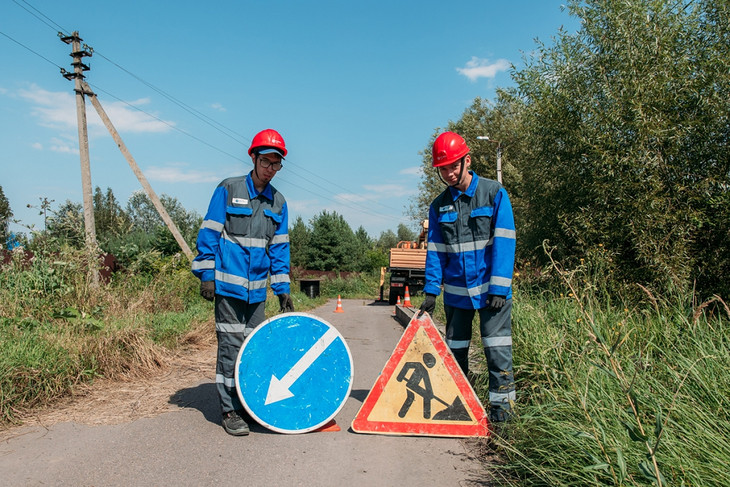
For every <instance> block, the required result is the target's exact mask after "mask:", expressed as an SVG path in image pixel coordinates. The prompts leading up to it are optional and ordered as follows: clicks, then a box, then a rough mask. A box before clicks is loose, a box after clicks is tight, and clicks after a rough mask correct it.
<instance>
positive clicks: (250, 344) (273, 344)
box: [236, 313, 353, 433]
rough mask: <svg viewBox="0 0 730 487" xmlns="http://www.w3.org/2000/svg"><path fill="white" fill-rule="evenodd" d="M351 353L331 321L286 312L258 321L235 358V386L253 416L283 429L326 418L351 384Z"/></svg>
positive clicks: (309, 427)
mask: <svg viewBox="0 0 730 487" xmlns="http://www.w3.org/2000/svg"><path fill="white" fill-rule="evenodd" d="M352 374H353V371H352V355H351V354H350V349H349V348H348V347H347V343H345V339H344V338H343V337H342V335H340V333H339V332H338V331H337V330H336V329H335V328H334V327H333V326H332V325H330V324H329V323H327V322H326V321H324V320H323V319H321V318H318V317H316V316H313V315H310V314H306V313H285V314H281V315H278V316H275V317H273V318H271V319H269V320H266V321H265V322H263V323H262V324H261V325H259V326H258V327H257V328H256V329H255V330H254V331H253V332H252V333H251V334H250V335H249V336H248V337H247V338H246V341H245V342H244V343H243V346H242V347H241V350H240V352H239V353H238V359H237V360H236V390H237V391H238V397H239V399H241V403H242V404H243V406H244V407H245V408H246V410H247V411H248V412H249V413H250V414H251V416H252V417H253V418H254V419H255V420H256V421H258V422H259V423H260V424H262V425H264V426H265V427H267V428H269V429H271V430H273V431H277V432H279V433H306V432H308V431H313V430H315V429H317V428H320V427H322V426H324V425H325V424H327V423H328V422H329V421H330V420H331V419H332V418H334V417H335V415H336V414H337V413H338V412H339V411H340V409H341V408H342V406H343V405H344V404H345V401H346V400H347V397H348V396H349V395H350V390H351V389H352Z"/></svg>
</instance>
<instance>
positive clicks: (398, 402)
mask: <svg viewBox="0 0 730 487" xmlns="http://www.w3.org/2000/svg"><path fill="white" fill-rule="evenodd" d="M395 370H396V374H394V375H393V376H391V378H390V380H389V381H388V383H387V384H386V385H385V388H384V389H383V393H382V395H381V396H380V400H379V401H378V402H377V404H376V405H375V406H374V407H373V410H372V411H371V412H370V414H369V415H368V420H369V421H401V422H408V423H423V422H424V421H428V420H430V421H431V422H433V421H447V422H452V421H460V422H463V421H468V422H474V421H475V420H476V419H475V418H474V416H473V415H472V414H471V413H470V412H469V411H468V410H467V409H466V408H464V407H463V404H464V402H465V401H464V396H463V395H462V394H461V391H459V388H458V387H456V383H455V382H454V379H453V378H452V377H451V374H450V373H449V371H448V370H447V369H446V366H445V365H444V361H443V360H442V359H441V358H440V357H439V355H438V352H437V351H436V347H434V345H433V343H431V340H429V338H428V336H427V335H426V332H425V331H424V330H423V328H421V329H420V330H418V331H417V332H416V334H415V335H414V337H413V341H412V342H411V345H410V346H409V347H408V348H407V349H406V351H405V353H404V354H403V357H402V358H401V360H400V361H399V362H398V365H396V367H395ZM454 405H456V407H455V408H454ZM459 405H462V406H461V408H459ZM454 409H456V410H457V411H454Z"/></svg>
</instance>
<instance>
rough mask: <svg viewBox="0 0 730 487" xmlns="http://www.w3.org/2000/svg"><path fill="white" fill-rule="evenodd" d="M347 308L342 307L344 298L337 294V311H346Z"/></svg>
mask: <svg viewBox="0 0 730 487" xmlns="http://www.w3.org/2000/svg"><path fill="white" fill-rule="evenodd" d="M344 312H345V310H343V309H342V298H340V295H339V294H338V295H337V308H335V313H344Z"/></svg>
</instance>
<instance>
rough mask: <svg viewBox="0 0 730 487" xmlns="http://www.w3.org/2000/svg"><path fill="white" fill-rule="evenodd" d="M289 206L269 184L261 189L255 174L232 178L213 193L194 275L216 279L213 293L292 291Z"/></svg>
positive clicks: (250, 297)
mask: <svg viewBox="0 0 730 487" xmlns="http://www.w3.org/2000/svg"><path fill="white" fill-rule="evenodd" d="M288 220H289V216H288V210H287V206H286V200H285V199H284V196H283V195H282V194H281V193H279V192H278V191H277V190H276V189H275V188H274V187H273V186H272V185H271V184H268V185H266V188H264V190H263V191H262V192H261V193H259V192H257V191H256V189H255V188H254V185H253V180H252V179H251V174H250V173H249V174H248V175H247V176H240V177H234V178H228V179H226V180H224V181H222V182H221V183H220V184H219V185H218V187H217V188H216V189H215V191H214V192H213V197H212V198H211V200H210V205H209V206H208V212H207V213H206V215H205V219H204V220H203V224H202V225H201V226H200V231H199V232H198V240H197V248H198V255H197V257H195V260H194V261H193V264H192V270H193V274H195V276H196V277H198V278H199V279H200V280H201V281H212V280H215V292H216V294H220V295H223V296H230V297H233V298H238V299H242V300H244V301H247V302H249V303H260V302H262V301H265V300H266V285H267V279H268V278H269V276H270V277H271V289H272V290H273V291H274V294H277V295H278V294H282V293H289V292H290V289H289V287H290V286H289V233H288V225H289V223H288Z"/></svg>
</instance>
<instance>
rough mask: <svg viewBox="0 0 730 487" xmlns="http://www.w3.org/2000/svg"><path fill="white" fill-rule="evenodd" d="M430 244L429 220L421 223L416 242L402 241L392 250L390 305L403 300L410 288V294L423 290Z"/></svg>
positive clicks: (389, 269) (389, 268)
mask: <svg viewBox="0 0 730 487" xmlns="http://www.w3.org/2000/svg"><path fill="white" fill-rule="evenodd" d="M427 244H428V220H423V221H422V222H421V233H420V234H419V235H418V238H417V239H416V241H414V242H411V241H407V240H404V241H400V242H398V244H397V245H396V246H395V247H394V248H392V249H390V261H389V265H388V272H390V290H389V293H388V303H389V304H395V303H396V302H397V301H398V298H399V297H400V298H401V301H402V300H403V297H404V296H405V293H406V286H408V294H409V295H413V294H415V293H417V292H419V291H422V290H423V286H424V285H425V284H426V246H427Z"/></svg>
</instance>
